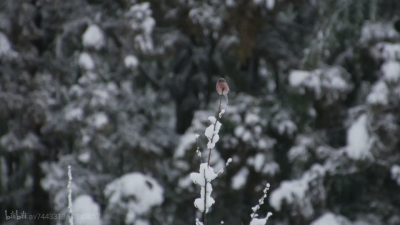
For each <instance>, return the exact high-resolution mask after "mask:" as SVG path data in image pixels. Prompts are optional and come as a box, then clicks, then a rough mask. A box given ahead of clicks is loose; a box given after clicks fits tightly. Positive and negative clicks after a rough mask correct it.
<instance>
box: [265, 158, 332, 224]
mask: <svg viewBox="0 0 400 225" xmlns="http://www.w3.org/2000/svg"><path fill="white" fill-rule="evenodd" d="M325 171H326V170H325V169H324V168H323V167H322V166H321V165H319V164H314V165H313V166H312V167H311V169H310V170H308V171H306V172H305V173H304V174H303V176H302V177H301V178H300V179H297V180H290V181H283V182H281V184H280V186H279V188H277V189H275V190H274V191H273V192H272V193H271V195H270V198H269V204H270V205H271V206H272V207H273V208H274V209H275V210H276V211H280V210H281V206H282V202H283V201H284V200H285V201H286V203H287V204H294V203H296V204H299V205H298V207H299V208H300V209H301V212H302V214H303V215H305V216H310V215H312V214H313V213H314V211H313V208H312V204H311V202H310V199H308V198H306V197H305V195H306V192H307V190H308V189H309V183H310V182H312V181H314V180H315V179H317V178H318V177H321V176H324V175H325Z"/></svg>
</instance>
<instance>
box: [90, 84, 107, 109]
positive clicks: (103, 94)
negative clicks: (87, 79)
mask: <svg viewBox="0 0 400 225" xmlns="http://www.w3.org/2000/svg"><path fill="white" fill-rule="evenodd" d="M92 95H93V97H92V98H91V99H90V105H91V106H93V107H96V106H98V105H101V106H106V105H108V104H110V102H109V101H110V98H111V96H110V93H109V92H108V91H107V90H105V89H104V88H103V87H100V88H96V89H95V90H93V92H92Z"/></svg>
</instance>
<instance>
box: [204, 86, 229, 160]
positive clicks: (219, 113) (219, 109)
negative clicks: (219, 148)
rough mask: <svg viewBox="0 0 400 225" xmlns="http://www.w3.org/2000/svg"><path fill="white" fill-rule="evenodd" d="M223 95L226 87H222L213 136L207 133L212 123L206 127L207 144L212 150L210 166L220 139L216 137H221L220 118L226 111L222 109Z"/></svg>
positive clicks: (209, 156) (209, 154)
mask: <svg viewBox="0 0 400 225" xmlns="http://www.w3.org/2000/svg"><path fill="white" fill-rule="evenodd" d="M223 95H224V89H222V95H221V97H220V99H219V107H218V111H217V114H216V116H215V121H214V123H213V124H214V128H213V129H212V136H211V135H209V136H208V135H207V130H209V128H210V127H212V125H211V126H210V127H208V128H207V129H206V136H207V138H208V139H209V141H208V144H207V148H208V149H209V150H210V151H209V153H208V161H207V165H208V166H210V158H211V152H212V149H213V147H214V146H215V143H216V142H217V141H218V140H214V137H216V139H219V135H218V132H219V128H220V127H221V123H220V122H218V119H219V118H221V116H222V114H223V113H224V112H225V110H223V112H222V110H221V106H222V96H223ZM209 119H210V118H209ZM209 131H210V130H209ZM215 135H217V136H215ZM210 136H211V139H210Z"/></svg>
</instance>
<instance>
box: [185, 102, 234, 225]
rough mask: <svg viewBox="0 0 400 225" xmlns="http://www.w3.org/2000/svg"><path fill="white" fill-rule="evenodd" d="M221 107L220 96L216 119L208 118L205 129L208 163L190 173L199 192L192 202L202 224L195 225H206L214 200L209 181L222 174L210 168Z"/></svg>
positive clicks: (222, 110)
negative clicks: (208, 121) (200, 217)
mask: <svg viewBox="0 0 400 225" xmlns="http://www.w3.org/2000/svg"><path fill="white" fill-rule="evenodd" d="M221 105H222V95H221V98H220V101H219V107H218V111H217V113H216V117H212V116H210V117H209V118H208V120H210V122H211V125H210V126H208V127H207V129H206V131H205V135H206V137H207V138H208V144H207V149H209V153H208V161H207V163H201V164H200V171H199V172H200V173H191V174H190V178H191V179H192V180H193V182H194V183H195V184H198V185H200V187H201V191H200V198H198V199H196V200H195V201H194V205H195V207H196V208H197V209H199V210H200V212H202V213H203V222H200V221H199V219H196V224H197V225H198V224H201V225H203V223H204V225H207V218H206V214H207V212H208V209H209V208H210V207H211V206H212V205H213V204H214V202H215V200H214V199H213V198H212V197H211V192H212V186H211V181H212V180H214V179H215V178H216V177H217V176H218V175H219V174H221V173H222V172H223V169H225V168H223V169H222V170H221V171H220V172H218V174H216V173H214V169H213V168H212V167H210V158H211V153H212V149H213V148H214V146H215V144H216V143H217V142H218V140H219V135H218V132H219V129H220V128H221V125H222V124H221V123H220V122H219V121H218V119H219V118H221V117H222V114H223V113H224V112H225V110H224V109H221ZM198 137H199V135H197V134H196V141H197V149H196V154H197V155H198V156H199V157H200V160H201V153H200V148H199V143H198ZM231 161H232V160H228V162H227V164H226V165H229V163H230V162H231Z"/></svg>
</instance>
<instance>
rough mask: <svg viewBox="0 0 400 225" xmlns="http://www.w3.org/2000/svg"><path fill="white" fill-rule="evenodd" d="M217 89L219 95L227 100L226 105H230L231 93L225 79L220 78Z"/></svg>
mask: <svg viewBox="0 0 400 225" xmlns="http://www.w3.org/2000/svg"><path fill="white" fill-rule="evenodd" d="M216 89H217V92H218V94H219V95H222V94H223V95H224V96H225V98H226V104H229V103H228V93H229V86H228V84H227V83H226V81H225V79H224V78H219V79H218V81H217V85H216Z"/></svg>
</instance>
